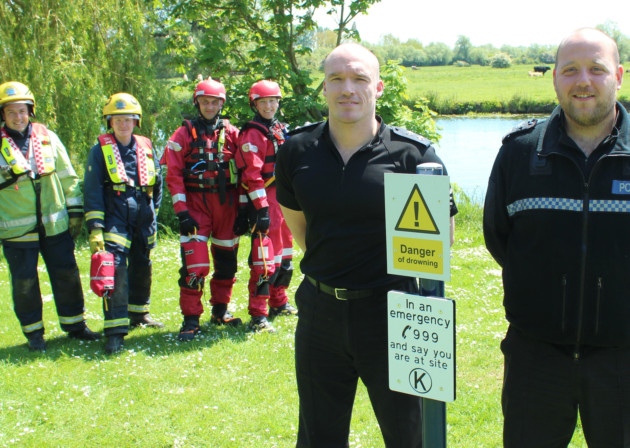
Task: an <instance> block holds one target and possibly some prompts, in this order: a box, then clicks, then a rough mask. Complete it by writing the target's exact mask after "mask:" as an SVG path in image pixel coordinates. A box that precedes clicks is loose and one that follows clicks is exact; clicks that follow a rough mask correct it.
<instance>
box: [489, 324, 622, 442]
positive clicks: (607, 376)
mask: <svg viewBox="0 0 630 448" xmlns="http://www.w3.org/2000/svg"><path fill="white" fill-rule="evenodd" d="M501 350H502V351H503V354H504V356H505V371H504V381H503V396H502V405H503V415H504V419H505V421H504V428H503V442H504V446H505V447H506V448H533V447H535V448H560V447H562V448H565V447H566V446H568V444H569V441H570V440H571V437H572V436H573V432H574V430H575V426H576V423H577V417H578V413H579V415H580V419H581V421H582V428H583V430H584V436H585V439H586V442H587V444H588V446H589V447H592V448H604V447H609V448H623V447H630V348H595V347H585V348H583V350H582V351H581V354H580V357H579V359H575V358H574V356H573V351H574V350H573V348H572V347H564V346H555V345H551V344H547V343H544V342H540V341H535V340H531V339H528V338H525V337H524V336H522V335H521V334H520V333H519V332H518V331H517V330H515V329H514V328H510V329H509V330H508V332H507V335H506V337H505V339H504V340H503V342H502V343H501Z"/></svg>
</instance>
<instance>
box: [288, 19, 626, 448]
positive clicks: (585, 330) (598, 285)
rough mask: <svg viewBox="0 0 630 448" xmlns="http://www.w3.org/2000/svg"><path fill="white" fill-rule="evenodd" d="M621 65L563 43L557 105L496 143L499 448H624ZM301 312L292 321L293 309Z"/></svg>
mask: <svg viewBox="0 0 630 448" xmlns="http://www.w3.org/2000/svg"><path fill="white" fill-rule="evenodd" d="M622 78H623V67H622V66H621V65H620V64H619V52H618V50H617V45H616V44H615V41H613V40H612V39H610V38H609V37H608V36H606V35H605V34H604V33H602V32H601V31H599V30H595V29H589V28H585V29H580V30H577V31H575V32H574V33H572V34H571V35H570V36H568V37H567V38H566V39H564V40H563V41H562V42H561V43H560V45H559V47H558V52H557V55H556V66H555V68H554V71H553V79H554V86H555V89H556V94H557V97H558V102H559V104H560V105H559V106H558V107H557V108H556V110H555V111H554V112H553V113H552V114H551V116H550V117H549V118H548V119H547V120H544V121H542V122H541V121H536V120H533V121H531V122H529V123H528V124H527V125H525V126H522V127H521V128H520V129H517V130H515V131H513V132H512V133H510V135H508V136H507V137H505V138H504V139H503V146H502V147H501V150H500V151H499V154H498V155H497V159H496V161H495V164H494V167H493V169H492V173H491V175H490V182H489V183H488V192H487V194H486V200H485V206H484V222H483V224H484V236H485V239H486V246H487V247H488V250H489V251H490V253H491V254H492V256H493V257H494V258H495V260H496V261H497V262H498V263H499V265H501V267H502V268H503V287H504V299H503V304H504V306H505V314H506V317H507V320H508V321H509V323H510V325H509V328H508V331H507V335H506V336H505V339H504V340H503V341H502V343H501V350H502V351H503V354H504V356H505V371H504V381H503V395H502V406H503V416H504V426H503V443H504V447H506V448H520V447H544V448H551V447H558V448H559V447H566V446H567V445H568V444H569V442H570V441H571V438H572V436H573V432H574V430H575V426H576V422H577V417H578V411H579V415H580V418H581V420H582V428H583V430H584V436H585V439H586V442H587V443H588V446H589V447H619V448H621V447H626V448H628V447H630V323H629V322H630V297H629V291H630V276H629V275H628V272H630V258H629V254H630V234H629V233H628V228H630V188H628V187H629V186H630V135H629V131H630V128H629V126H630V123H629V122H628V120H629V117H628V112H627V111H626V109H624V107H623V106H622V105H621V103H618V102H617V101H616V97H617V91H618V90H619V88H620V87H621V82H622ZM300 312H301V310H300Z"/></svg>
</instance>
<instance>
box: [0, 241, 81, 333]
mask: <svg viewBox="0 0 630 448" xmlns="http://www.w3.org/2000/svg"><path fill="white" fill-rule="evenodd" d="M3 250H4V257H5V258H6V260H7V263H8V264H9V271H10V272H11V293H12V297H13V307H14V310H15V315H16V316H17V318H18V320H19V321H20V325H21V326H22V332H23V333H24V334H25V335H28V334H29V333H33V332H35V331H43V330H44V321H43V318H42V313H43V304H42V294H41V291H40V285H39V275H38V271H37V265H38V261H39V255H40V254H41V256H42V259H43V260H44V264H45V265H46V270H47V272H48V278H49V279H50V286H51V289H52V294H53V299H54V301H55V307H56V309H57V315H58V316H59V322H60V324H61V329H62V330H64V331H74V330H80V329H82V328H83V327H85V317H84V311H85V310H84V299H83V288H82V287H81V277H80V276H79V268H78V267H77V262H76V259H75V257H74V241H73V240H72V237H71V236H70V233H68V232H62V233H60V234H59V235H55V236H51V237H47V238H45V237H43V235H42V236H40V240H39V241H35V242H30V243H14V242H11V241H5V242H4V244H3Z"/></svg>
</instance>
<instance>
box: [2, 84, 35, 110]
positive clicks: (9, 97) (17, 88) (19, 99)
mask: <svg viewBox="0 0 630 448" xmlns="http://www.w3.org/2000/svg"><path fill="white" fill-rule="evenodd" d="M9 103H22V104H28V105H30V106H31V108H30V109H31V111H30V112H31V115H32V116H35V97H34V96H33V93H32V92H31V89H29V88H28V87H27V86H25V85H24V84H22V83H21V82H16V81H9V82H5V83H4V84H2V85H0V109H2V108H3V107H4V105H5V104H9Z"/></svg>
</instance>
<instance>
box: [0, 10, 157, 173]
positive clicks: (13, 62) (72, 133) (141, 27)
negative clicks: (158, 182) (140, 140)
mask: <svg viewBox="0 0 630 448" xmlns="http://www.w3.org/2000/svg"><path fill="white" fill-rule="evenodd" d="M147 3H148V2H147ZM149 6H152V5H149V4H145V3H143V2H141V1H135V0H117V1H114V2H103V1H101V0H73V1H67V0H39V1H28V0H1V1H0V23H2V27H0V48H1V50H0V52H2V57H1V63H0V81H1V82H5V81H9V80H14V81H20V82H23V83H24V84H27V85H28V86H29V87H30V88H31V90H32V91H33V94H34V95H35V99H36V102H37V110H36V114H37V119H39V120H40V121H42V122H44V123H46V124H47V125H48V126H49V127H50V128H51V129H52V130H54V131H55V132H57V133H58V134H59V136H60V137H61V139H62V141H63V142H64V143H65V145H66V146H67V148H68V150H69V152H70V154H71V157H72V158H73V159H74V160H75V162H77V164H76V165H77V166H76V168H77V169H78V170H81V166H82V165H83V162H84V160H85V156H86V153H87V150H88V149H89V148H90V147H91V146H92V145H93V144H94V143H95V142H96V137H97V136H98V134H99V133H101V132H102V131H103V130H104V129H103V124H104V123H103V120H102V119H101V112H102V108H103V105H104V104H105V101H106V99H107V98H108V96H109V95H111V94H113V93H116V92H119V91H126V92H129V93H131V94H133V95H134V96H136V97H137V98H138V100H139V101H140V103H141V104H142V106H143V129H142V132H143V133H144V134H146V135H148V136H150V137H153V135H152V134H154V133H155V132H154V131H156V129H157V128H159V127H160V124H159V121H160V120H161V119H162V116H161V115H160V113H159V111H162V110H164V109H163V105H164V104H168V101H167V98H165V95H166V94H167V93H166V92H165V91H164V89H161V88H160V86H159V84H158V83H157V82H156V81H155V75H154V72H153V69H152V66H151V62H150V57H151V52H152V51H153V49H154V47H155V46H154V38H153V36H152V34H151V32H150V29H149V28H148V27H147V23H146V17H147V16H148V15H149V14H151V13H152V8H149Z"/></svg>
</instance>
